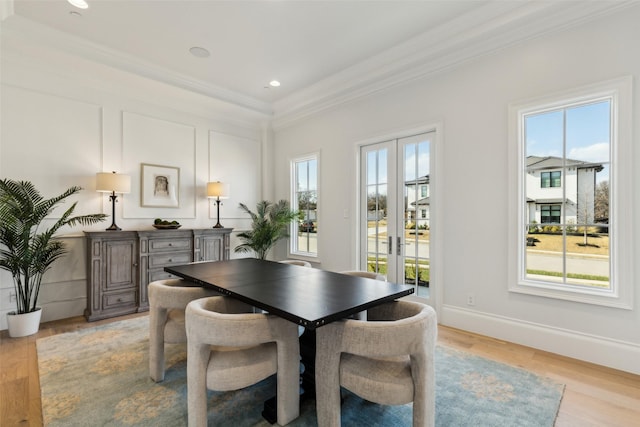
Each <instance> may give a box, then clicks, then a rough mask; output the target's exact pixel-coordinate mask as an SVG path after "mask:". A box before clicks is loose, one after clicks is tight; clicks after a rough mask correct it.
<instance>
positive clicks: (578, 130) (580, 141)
mask: <svg viewBox="0 0 640 427" xmlns="http://www.w3.org/2000/svg"><path fill="white" fill-rule="evenodd" d="M610 105H611V103H610V101H608V100H607V101H601V102H598V103H592V104H586V105H581V106H577V107H573V108H569V109H566V153H567V158H569V159H573V160H582V161H586V162H608V161H609V147H610V119H609V117H610V113H609V111H610ZM525 132H526V136H525V137H526V143H527V156H530V155H533V156H540V157H544V156H556V157H562V153H563V111H562V110H560V111H549V112H544V113H540V114H535V115H530V116H527V118H526V124H525Z"/></svg>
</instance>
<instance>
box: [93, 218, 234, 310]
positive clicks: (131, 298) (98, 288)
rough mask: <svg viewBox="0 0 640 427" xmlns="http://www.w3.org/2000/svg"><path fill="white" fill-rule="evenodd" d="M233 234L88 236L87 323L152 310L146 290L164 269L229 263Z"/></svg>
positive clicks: (181, 232) (162, 275)
mask: <svg viewBox="0 0 640 427" xmlns="http://www.w3.org/2000/svg"><path fill="white" fill-rule="evenodd" d="M231 231H232V229H231V228H207V229H196V230H140V231H98V232H92V231H91V232H85V238H86V245H87V308H86V309H85V312H84V315H85V317H86V318H87V320H88V321H94V320H99V319H105V318H108V317H114V316H121V315H123V314H129V313H135V312H139V311H146V310H148V309H149V297H148V293H147V286H148V285H149V283H150V282H153V281H154V280H161V279H168V278H172V277H174V276H173V275H171V274H169V273H167V272H165V271H164V267H167V266H171V265H178V264H185V263H189V262H193V261H219V260H224V259H229V256H230V248H229V246H230V235H231Z"/></svg>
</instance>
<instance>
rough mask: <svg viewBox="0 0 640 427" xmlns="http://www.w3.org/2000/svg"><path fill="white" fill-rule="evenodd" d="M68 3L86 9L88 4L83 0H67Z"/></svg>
mask: <svg viewBox="0 0 640 427" xmlns="http://www.w3.org/2000/svg"><path fill="white" fill-rule="evenodd" d="M67 1H68V2H69V3H71V4H72V5H74V6H75V7H77V8H78V9H88V8H89V5H88V4H87V2H86V1H85V0H67Z"/></svg>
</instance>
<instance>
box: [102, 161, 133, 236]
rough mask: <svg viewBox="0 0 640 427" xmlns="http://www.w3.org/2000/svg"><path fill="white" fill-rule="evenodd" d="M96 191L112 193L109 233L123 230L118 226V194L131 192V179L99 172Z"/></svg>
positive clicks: (110, 198)
mask: <svg viewBox="0 0 640 427" xmlns="http://www.w3.org/2000/svg"><path fill="white" fill-rule="evenodd" d="M96 191H98V192H101V193H111V194H110V195H109V200H111V221H112V222H111V226H110V227H109V228H107V231H118V230H122V229H121V228H120V227H118V226H117V225H116V201H117V200H118V196H116V193H121V194H127V193H130V192H131V177H130V176H129V175H124V174H120V173H115V171H114V172H112V173H109V172H99V173H97V174H96Z"/></svg>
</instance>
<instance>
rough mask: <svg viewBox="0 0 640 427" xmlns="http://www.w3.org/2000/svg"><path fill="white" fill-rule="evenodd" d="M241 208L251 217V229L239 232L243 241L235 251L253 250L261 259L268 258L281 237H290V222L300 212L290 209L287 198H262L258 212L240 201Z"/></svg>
mask: <svg viewBox="0 0 640 427" xmlns="http://www.w3.org/2000/svg"><path fill="white" fill-rule="evenodd" d="M240 209H242V210H243V211H244V212H246V213H247V214H249V216H250V217H251V230H247V231H244V232H242V233H239V234H238V238H239V239H240V240H241V241H242V242H243V243H241V244H240V245H238V246H236V247H235V251H236V252H251V251H253V252H255V254H256V256H257V257H258V258H260V259H264V258H266V256H267V254H268V253H269V251H270V250H271V248H273V247H274V246H275V245H276V243H277V242H278V241H279V240H280V239H282V238H285V237H289V232H288V231H289V224H290V223H291V221H293V220H294V219H296V218H297V217H298V213H297V212H295V211H293V210H291V209H290V207H289V202H287V201H286V200H279V201H278V202H276V203H271V202H269V201H267V200H262V201H260V202H258V203H257V204H256V212H252V211H251V210H250V209H249V208H248V207H247V206H246V205H245V204H243V203H240Z"/></svg>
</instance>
